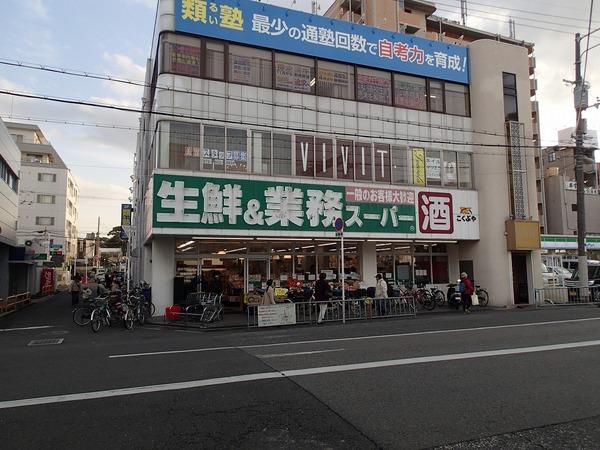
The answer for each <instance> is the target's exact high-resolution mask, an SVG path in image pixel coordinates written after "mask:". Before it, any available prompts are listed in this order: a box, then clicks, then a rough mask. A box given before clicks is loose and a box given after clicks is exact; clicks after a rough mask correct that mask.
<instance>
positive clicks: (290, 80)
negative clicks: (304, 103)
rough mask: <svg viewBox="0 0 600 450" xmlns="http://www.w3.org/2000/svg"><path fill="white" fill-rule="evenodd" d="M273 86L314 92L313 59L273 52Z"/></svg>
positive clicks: (309, 92) (286, 89)
mask: <svg viewBox="0 0 600 450" xmlns="http://www.w3.org/2000/svg"><path fill="white" fill-rule="evenodd" d="M275 87H276V88H277V89H283V90H285V91H295V92H304V93H307V94H314V92H315V90H314V89H315V61H314V59H311V58H302V57H300V56H292V55H285V54H282V53H275Z"/></svg>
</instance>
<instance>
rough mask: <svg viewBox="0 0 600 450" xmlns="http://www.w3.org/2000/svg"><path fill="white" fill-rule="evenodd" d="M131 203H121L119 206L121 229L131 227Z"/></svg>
mask: <svg viewBox="0 0 600 450" xmlns="http://www.w3.org/2000/svg"><path fill="white" fill-rule="evenodd" d="M131 210H132V207H131V203H123V204H121V226H122V227H130V226H131Z"/></svg>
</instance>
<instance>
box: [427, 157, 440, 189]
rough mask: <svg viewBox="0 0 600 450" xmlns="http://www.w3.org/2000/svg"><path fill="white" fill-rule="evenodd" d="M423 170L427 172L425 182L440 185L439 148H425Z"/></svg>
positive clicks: (430, 184)
mask: <svg viewBox="0 0 600 450" xmlns="http://www.w3.org/2000/svg"><path fill="white" fill-rule="evenodd" d="M425 170H426V174H427V184H428V185H429V186H440V185H441V184H442V177H441V159H440V151H439V150H427V157H426V158H425Z"/></svg>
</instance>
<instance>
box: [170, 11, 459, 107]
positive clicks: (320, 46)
mask: <svg viewBox="0 0 600 450" xmlns="http://www.w3.org/2000/svg"><path fill="white" fill-rule="evenodd" d="M175 30H176V31H181V32H184V33H191V34H196V35H200V36H207V37H213V38H217V39H223V40H226V41H232V42H240V43H242V44H248V45H255V46H258V47H267V48H271V49H275V50H282V51H288V52H292V53H301V54H303V55H309V56H313V57H318V58H325V59H330V60H334V61H341V62H345V63H350V64H358V65H362V66H367V67H378V68H380V69H386V70H392V71H395V72H402V73H410V74H415V75H422V76H427V77H432V78H438V79H442V80H448V81H456V82H459V83H465V84H466V83H469V63H468V51H467V49H466V48H465V47H461V46H458V45H451V44H447V43H443V42H439V41H431V40H428V39H423V38H419V37H417V36H414V35H407V34H404V33H394V32H391V31H386V30H381V29H378V28H372V27H367V26H364V25H359V24H356V23H351V22H344V21H341V20H335V19H331V18H329V17H324V16H319V15H312V14H307V13H304V12H301V11H296V10H292V9H286V8H280V7H277V6H272V5H267V4H265V3H260V2H252V1H249V0H176V2H175ZM194 56H195V55H189V54H186V55H185V57H184V58H180V57H178V59H177V61H178V62H179V61H180V60H181V64H185V65H187V66H193V65H194V63H193V61H194ZM190 61H191V62H190ZM240 64H241V63H239V62H238V63H236V65H235V67H238V66H239V65H240ZM280 69H281V70H283V71H285V67H280ZM238 71H240V72H243V71H242V70H238ZM279 75H280V74H279V73H276V77H278V78H279ZM296 75H297V76H295V77H294V80H295V81H294V86H293V89H294V90H302V89H300V88H301V87H304V88H305V89H306V90H307V92H310V87H311V86H310V81H311V75H310V72H309V71H308V69H307V71H306V73H305V74H304V76H303V77H302V76H301V75H302V74H300V73H298V74H296ZM321 76H322V77H327V74H323V75H321ZM288 79H290V78H289V77H284V76H282V77H281V80H278V86H280V87H282V83H283V80H288ZM342 81H343V80H342ZM333 82H335V80H333ZM357 82H358V84H359V85H361V86H362V87H363V89H362V90H363V91H365V92H367V93H368V95H369V96H371V97H373V100H375V99H376V97H377V101H382V100H385V101H386V102H387V100H389V99H379V98H378V96H380V95H381V92H389V91H390V90H389V89H388V90H382V89H381V88H380V86H379V85H378V83H381V80H379V79H371V77H368V76H366V75H361V76H360V77H359V79H358V80H357Z"/></svg>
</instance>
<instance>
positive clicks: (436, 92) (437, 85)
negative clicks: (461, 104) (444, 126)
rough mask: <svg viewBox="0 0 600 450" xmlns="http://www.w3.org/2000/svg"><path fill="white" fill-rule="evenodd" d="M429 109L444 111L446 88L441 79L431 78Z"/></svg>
mask: <svg viewBox="0 0 600 450" xmlns="http://www.w3.org/2000/svg"><path fill="white" fill-rule="evenodd" d="M429 110H430V111H435V112H444V88H443V86H442V82H441V81H434V80H429Z"/></svg>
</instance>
